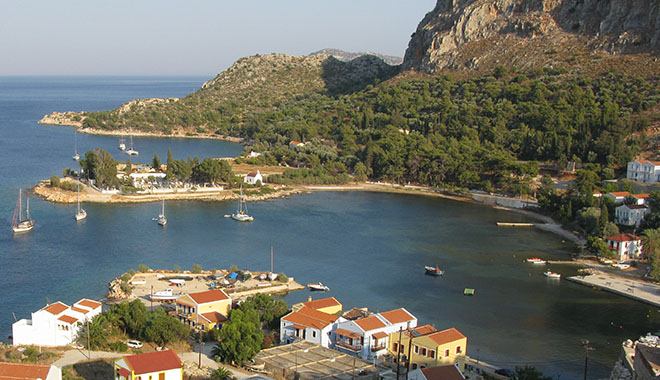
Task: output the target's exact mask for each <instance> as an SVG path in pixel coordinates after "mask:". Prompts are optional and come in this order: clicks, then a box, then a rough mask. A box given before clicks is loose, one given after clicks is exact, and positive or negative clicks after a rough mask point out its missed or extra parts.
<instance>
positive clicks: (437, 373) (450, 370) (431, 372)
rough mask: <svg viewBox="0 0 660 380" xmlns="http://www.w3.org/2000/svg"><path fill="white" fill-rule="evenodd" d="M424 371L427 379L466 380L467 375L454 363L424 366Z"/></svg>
mask: <svg viewBox="0 0 660 380" xmlns="http://www.w3.org/2000/svg"><path fill="white" fill-rule="evenodd" d="M422 373H423V374H424V377H425V378H426V380H464V379H465V377H463V375H461V372H460V371H459V370H458V368H456V367H455V366H453V365H443V366H439V367H430V368H422Z"/></svg>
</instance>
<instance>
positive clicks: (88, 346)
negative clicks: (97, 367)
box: [87, 318, 92, 359]
mask: <svg viewBox="0 0 660 380" xmlns="http://www.w3.org/2000/svg"><path fill="white" fill-rule="evenodd" d="M90 339H91V338H90V336H89V318H88V319H87V359H91V358H92V348H91V344H90Z"/></svg>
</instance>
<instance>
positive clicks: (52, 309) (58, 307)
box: [42, 301, 69, 315]
mask: <svg viewBox="0 0 660 380" xmlns="http://www.w3.org/2000/svg"><path fill="white" fill-rule="evenodd" d="M68 308H69V307H68V306H67V305H65V304H63V303H62V302H59V301H58V302H55V303H53V304H50V305H48V306H46V307H44V308H43V309H42V310H46V311H47V312H49V313H51V314H53V315H57V314H59V313H61V312H63V311H64V310H66V309H68Z"/></svg>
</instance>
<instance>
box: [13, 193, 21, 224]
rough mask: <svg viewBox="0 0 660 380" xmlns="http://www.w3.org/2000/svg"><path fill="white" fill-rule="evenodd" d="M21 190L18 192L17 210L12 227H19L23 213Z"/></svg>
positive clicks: (15, 209)
mask: <svg viewBox="0 0 660 380" xmlns="http://www.w3.org/2000/svg"><path fill="white" fill-rule="evenodd" d="M20 210H21V190H20V189H19V190H18V200H17V201H16V208H14V217H13V218H12V221H11V225H12V226H14V227H15V226H17V225H18V220H19V219H20V217H21V216H20V213H21V211H20Z"/></svg>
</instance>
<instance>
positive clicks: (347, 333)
mask: <svg viewBox="0 0 660 380" xmlns="http://www.w3.org/2000/svg"><path fill="white" fill-rule="evenodd" d="M335 334H337V335H341V336H347V337H349V338H353V339H359V338H360V337H362V335H360V334H358V333H356V332H353V331H349V330H345V329H336V330H335Z"/></svg>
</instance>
